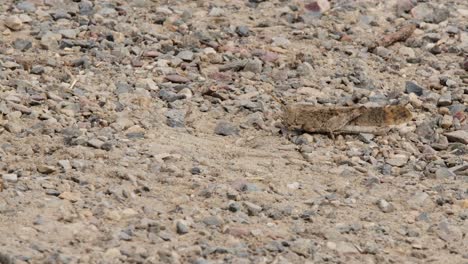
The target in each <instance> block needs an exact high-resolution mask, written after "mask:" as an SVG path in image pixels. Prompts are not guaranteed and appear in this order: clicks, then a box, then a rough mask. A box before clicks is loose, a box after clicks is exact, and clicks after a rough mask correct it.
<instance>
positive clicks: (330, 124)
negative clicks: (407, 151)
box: [273, 96, 412, 136]
mask: <svg viewBox="0 0 468 264" xmlns="http://www.w3.org/2000/svg"><path fill="white" fill-rule="evenodd" d="M273 98H274V99H275V100H276V101H277V102H279V103H280V104H281V106H282V109H283V115H282V120H283V123H284V125H285V126H286V127H287V128H288V129H292V130H301V131H305V132H309V133H327V134H331V135H332V136H333V135H334V134H336V133H338V134H356V133H371V134H384V133H385V132H386V131H387V128H388V127H389V126H392V125H399V124H402V123H405V122H408V121H410V120H411V119H412V114H411V112H410V111H409V110H408V109H407V108H406V107H404V106H403V105H387V106H381V107H366V106H350V107H346V106H317V105H312V104H307V103H295V104H290V105H288V104H285V103H284V102H283V101H281V100H279V99H278V98H276V97H275V96H273Z"/></svg>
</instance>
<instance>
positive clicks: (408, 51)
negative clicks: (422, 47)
mask: <svg viewBox="0 0 468 264" xmlns="http://www.w3.org/2000/svg"><path fill="white" fill-rule="evenodd" d="M398 53H400V54H401V55H402V56H404V57H406V58H410V59H413V58H415V57H416V53H415V52H414V50H413V49H412V48H410V47H405V46H403V47H401V48H400V49H399V50H398Z"/></svg>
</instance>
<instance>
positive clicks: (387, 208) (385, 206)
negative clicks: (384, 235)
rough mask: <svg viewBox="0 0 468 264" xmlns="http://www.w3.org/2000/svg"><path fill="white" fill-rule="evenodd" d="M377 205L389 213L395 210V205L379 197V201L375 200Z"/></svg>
mask: <svg viewBox="0 0 468 264" xmlns="http://www.w3.org/2000/svg"><path fill="white" fill-rule="evenodd" d="M377 206H378V207H379V209H380V210H381V211H382V212H384V213H391V212H393V211H395V207H394V206H393V205H392V204H391V203H389V202H387V201H385V200H384V199H380V200H379V201H377Z"/></svg>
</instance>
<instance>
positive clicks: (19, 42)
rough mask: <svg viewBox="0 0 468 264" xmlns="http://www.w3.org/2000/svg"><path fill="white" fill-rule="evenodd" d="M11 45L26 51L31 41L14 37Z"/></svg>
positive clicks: (30, 45)
mask: <svg viewBox="0 0 468 264" xmlns="http://www.w3.org/2000/svg"><path fill="white" fill-rule="evenodd" d="M13 46H14V47H15V49H17V50H20V51H26V50H28V49H30V48H31V47H32V42H31V41H30V40H27V39H19V38H18V39H16V40H15V41H14V42H13Z"/></svg>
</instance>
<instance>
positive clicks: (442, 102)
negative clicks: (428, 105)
mask: <svg viewBox="0 0 468 264" xmlns="http://www.w3.org/2000/svg"><path fill="white" fill-rule="evenodd" d="M451 104H452V95H451V94H450V93H444V94H443V95H442V96H441V97H440V98H439V101H438V102H437V106H448V105H451Z"/></svg>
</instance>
